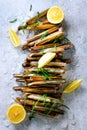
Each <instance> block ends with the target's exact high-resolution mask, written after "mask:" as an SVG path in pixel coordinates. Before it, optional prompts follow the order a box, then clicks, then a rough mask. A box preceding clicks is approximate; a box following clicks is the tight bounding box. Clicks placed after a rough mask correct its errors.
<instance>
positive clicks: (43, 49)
mask: <svg viewBox="0 0 87 130" xmlns="http://www.w3.org/2000/svg"><path fill="white" fill-rule="evenodd" d="M42 54H43V55H44V47H42Z"/></svg>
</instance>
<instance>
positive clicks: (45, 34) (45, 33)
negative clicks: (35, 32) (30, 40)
mask: <svg viewBox="0 0 87 130" xmlns="http://www.w3.org/2000/svg"><path fill="white" fill-rule="evenodd" d="M47 34H48V31H45V32H44V33H43V34H42V36H41V38H40V40H42V39H44V38H45V37H46V36H47Z"/></svg>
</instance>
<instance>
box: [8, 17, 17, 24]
mask: <svg viewBox="0 0 87 130" xmlns="http://www.w3.org/2000/svg"><path fill="white" fill-rule="evenodd" d="M16 21H17V18H15V19H13V20H11V21H9V22H10V23H15V22H16Z"/></svg>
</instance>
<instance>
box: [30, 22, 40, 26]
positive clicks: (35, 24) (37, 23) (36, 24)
mask: <svg viewBox="0 0 87 130" xmlns="http://www.w3.org/2000/svg"><path fill="white" fill-rule="evenodd" d="M38 25H39V22H36V23H33V24H32V25H31V26H33V27H37V26H38Z"/></svg>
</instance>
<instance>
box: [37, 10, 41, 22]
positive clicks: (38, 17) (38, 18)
mask: <svg viewBox="0 0 87 130" xmlns="http://www.w3.org/2000/svg"><path fill="white" fill-rule="evenodd" d="M36 21H37V22H40V13H39V12H37V19H36Z"/></svg>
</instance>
